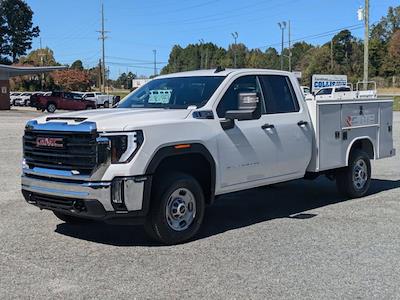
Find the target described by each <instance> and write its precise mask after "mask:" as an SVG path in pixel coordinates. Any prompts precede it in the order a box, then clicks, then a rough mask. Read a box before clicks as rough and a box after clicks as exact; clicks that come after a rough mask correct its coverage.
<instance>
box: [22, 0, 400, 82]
mask: <svg viewBox="0 0 400 300" xmlns="http://www.w3.org/2000/svg"><path fill="white" fill-rule="evenodd" d="M101 2H102V1H101V0H80V1H78V0H27V3H28V4H29V5H30V6H31V8H32V10H33V11H34V24H35V25H39V27H40V30H41V34H40V36H41V39H42V45H43V47H45V46H48V47H50V48H51V49H53V51H54V53H55V57H56V60H57V61H59V62H61V63H67V64H70V63H72V62H73V61H74V60H76V59H81V60H82V61H83V63H84V65H85V67H90V66H94V65H95V64H96V62H98V60H99V58H100V55H101V52H100V41H99V40H98V33H97V32H96V31H97V30H99V28H100V20H101V17H100V8H101ZM103 2H104V10H105V19H106V30H108V31H110V32H109V33H108V34H107V35H108V37H109V38H108V39H107V40H106V62H108V65H109V67H110V72H111V77H112V78H116V77H117V76H118V74H119V73H120V72H126V71H132V72H134V73H137V74H138V75H149V74H152V72H153V71H152V65H151V62H152V60H153V49H156V50H157V61H159V62H160V64H159V67H162V66H163V65H165V62H167V60H168V55H169V52H170V50H171V47H172V46H173V45H174V44H180V45H183V46H185V45H187V44H189V43H197V42H198V41H199V39H203V40H204V41H206V42H213V43H216V44H217V45H219V46H222V47H227V46H228V45H229V44H230V43H232V42H233V39H232V36H231V33H232V32H235V31H236V32H238V33H239V38H238V42H243V43H245V44H246V45H247V46H248V47H250V48H259V47H260V48H262V49H263V50H265V47H267V46H274V47H277V48H279V43H280V31H279V28H278V25H277V23H278V22H279V21H284V20H290V21H291V24H292V39H293V40H297V39H302V40H303V39H304V40H305V41H307V42H310V43H313V44H321V43H324V42H326V41H327V40H329V39H330V38H331V37H332V35H334V34H335V33H336V32H337V31H338V30H339V29H341V28H345V27H351V28H354V29H353V30H352V32H353V34H354V35H356V36H359V37H362V35H363V28H360V27H361V26H358V25H361V23H360V22H359V21H358V20H357V9H358V7H360V6H362V5H363V4H364V0H330V1H328V0H246V1H243V0H242V1H240V0H185V1H177V0H147V1H139V0H104V1H103ZM399 4H400V3H399V0H370V5H371V23H372V22H376V21H378V20H379V19H380V18H381V17H382V16H384V15H386V12H387V9H388V7H389V6H396V5H399ZM319 34H321V35H320V36H318V35H319ZM286 38H287V37H286ZM32 46H33V49H36V48H39V46H40V39H39V38H37V39H35V40H34V42H33V45H32Z"/></svg>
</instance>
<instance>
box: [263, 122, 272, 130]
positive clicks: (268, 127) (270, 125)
mask: <svg viewBox="0 0 400 300" xmlns="http://www.w3.org/2000/svg"><path fill="white" fill-rule="evenodd" d="M274 128H275V126H274V125H273V124H268V123H266V124H264V125H262V126H261V129H263V130H265V129H274Z"/></svg>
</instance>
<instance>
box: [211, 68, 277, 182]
mask: <svg viewBox="0 0 400 300" xmlns="http://www.w3.org/2000/svg"><path fill="white" fill-rule="evenodd" d="M249 92H253V93H254V92H257V93H259V95H260V96H261V98H262V93H261V86H260V84H259V80H258V78H257V76H243V77H240V78H238V79H236V80H235V81H234V82H233V83H232V84H231V85H230V87H229V88H228V90H227V91H226V93H225V94H224V96H223V97H222V99H221V101H220V102H219V104H218V107H217V114H218V117H219V118H224V117H225V112H226V111H228V110H237V109H238V95H239V93H249ZM260 100H261V101H263V100H262V99H260ZM264 111H265V110H264ZM265 118H266V116H265V115H263V116H262V117H261V118H260V119H258V120H246V121H237V120H235V127H234V128H232V129H228V130H223V131H221V133H220V135H219V136H218V138H217V144H218V161H219V164H220V168H219V170H220V180H221V188H227V189H229V187H231V186H234V185H238V184H245V183H250V182H257V181H259V182H263V181H265V180H266V179H268V178H271V177H274V176H276V175H277V169H276V161H277V158H278V153H277V147H276V144H275V141H274V139H273V138H271V137H270V136H269V131H270V130H271V129H270V128H266V127H265V125H266V119H265Z"/></svg>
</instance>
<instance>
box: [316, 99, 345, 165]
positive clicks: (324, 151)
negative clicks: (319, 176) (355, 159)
mask: <svg viewBox="0 0 400 300" xmlns="http://www.w3.org/2000/svg"><path fill="white" fill-rule="evenodd" d="M340 109H341V105H340V104H320V105H318V112H317V114H318V129H319V143H318V144H319V149H318V156H319V170H320V171H322V170H328V169H334V168H338V167H341V166H343V162H344V161H345V157H344V155H343V151H342V150H343V140H342V135H341V131H342V128H341V126H340V125H341V124H340Z"/></svg>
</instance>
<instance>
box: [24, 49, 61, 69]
mask: <svg viewBox="0 0 400 300" xmlns="http://www.w3.org/2000/svg"><path fill="white" fill-rule="evenodd" d="M19 63H20V64H26V65H31V66H35V67H39V66H59V65H60V64H59V63H58V62H56V60H55V58H54V52H53V50H51V49H50V48H48V47H46V48H42V49H36V50H33V51H31V52H29V54H28V55H26V56H21V57H20V58H19Z"/></svg>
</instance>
